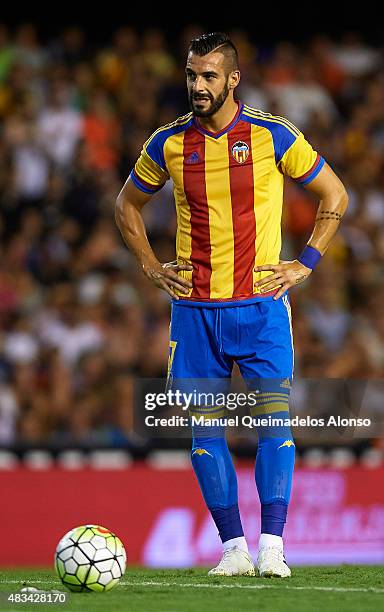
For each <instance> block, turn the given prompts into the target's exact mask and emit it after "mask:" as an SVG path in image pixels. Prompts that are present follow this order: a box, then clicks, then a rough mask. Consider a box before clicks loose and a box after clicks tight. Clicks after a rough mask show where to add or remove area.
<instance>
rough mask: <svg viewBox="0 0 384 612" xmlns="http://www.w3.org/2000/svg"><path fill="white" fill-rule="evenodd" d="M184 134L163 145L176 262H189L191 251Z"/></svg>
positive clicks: (183, 274)
mask: <svg viewBox="0 0 384 612" xmlns="http://www.w3.org/2000/svg"><path fill="white" fill-rule="evenodd" d="M184 134H185V132H180V133H179V134H175V135H173V136H171V137H170V138H168V140H167V141H166V143H165V146H164V159H165V163H166V165H167V168H168V167H172V178H173V184H174V190H173V193H174V197H175V206H176V217H177V230H176V254H177V262H178V263H191V253H192V232H191V210H190V207H189V203H188V200H187V198H186V197H185V193H184V178H183V168H184V158H183V148H184ZM178 274H179V275H180V276H181V277H182V278H186V279H188V280H191V279H192V272H189V271H188V270H180V272H178ZM191 292H192V289H190V291H189V293H183V294H182V293H181V292H179V291H177V290H176V293H177V294H178V295H183V297H189V296H190V294H191Z"/></svg>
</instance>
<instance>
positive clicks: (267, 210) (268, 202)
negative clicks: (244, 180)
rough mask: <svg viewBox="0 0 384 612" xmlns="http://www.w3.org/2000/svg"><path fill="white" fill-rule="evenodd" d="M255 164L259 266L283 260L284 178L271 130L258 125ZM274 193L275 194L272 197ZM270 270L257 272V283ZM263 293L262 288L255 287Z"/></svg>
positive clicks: (254, 140) (254, 131)
mask: <svg viewBox="0 0 384 612" xmlns="http://www.w3.org/2000/svg"><path fill="white" fill-rule="evenodd" d="M251 138H252V151H253V158H254V160H255V161H256V162H257V163H255V165H254V184H253V189H254V209H255V218H256V237H255V253H256V258H255V265H256V266H261V265H263V264H265V263H266V262H268V263H271V264H277V263H279V254H280V247H281V237H280V231H281V230H280V223H279V219H280V218H281V210H282V194H283V177H282V175H281V174H280V172H278V171H277V170H276V166H275V164H274V148H273V141H272V134H271V132H270V131H269V130H268V129H267V128H265V127H260V126H258V125H252V129H251ZM271 196H272V197H271ZM269 274H270V272H254V273H253V276H254V282H256V281H258V280H261V279H262V278H265V277H266V276H268V275H269ZM254 291H255V293H260V288H256V287H255V289H254Z"/></svg>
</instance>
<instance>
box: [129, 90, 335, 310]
mask: <svg viewBox="0 0 384 612" xmlns="http://www.w3.org/2000/svg"><path fill="white" fill-rule="evenodd" d="M238 105H239V108H238V111H237V113H236V116H235V117H234V118H233V120H232V121H231V123H230V124H229V125H228V126H227V127H226V128H225V129H223V130H221V131H220V132H217V133H211V132H209V131H207V130H206V129H204V128H203V127H202V126H201V124H200V123H199V121H198V119H197V118H196V117H194V116H193V115H192V113H190V114H188V115H185V116H184V117H180V118H179V119H177V120H176V121H174V122H173V123H170V124H168V125H166V126H164V127H161V128H159V129H158V130H157V131H156V132H155V133H154V134H153V135H152V136H151V137H150V138H149V139H148V140H147V142H146V143H145V145H144V147H143V150H142V152H141V155H140V157H139V159H138V161H137V163H136V165H135V168H134V170H133V171H132V172H131V174H130V178H131V180H132V181H133V182H134V184H135V185H136V187H138V188H139V189H141V190H142V191H144V192H146V193H154V192H155V191H157V190H158V189H160V188H161V187H162V186H163V185H164V183H165V182H166V181H167V180H168V179H169V178H171V179H172V180H173V184H174V195H175V202H176V212H177V236H176V253H177V260H178V262H180V263H181V262H184V263H185V262H187V263H191V264H192V266H193V272H181V273H180V274H181V275H182V276H184V277H185V278H188V279H190V278H192V284H193V288H192V289H191V290H190V293H189V295H187V296H184V295H183V296H182V297H183V299H186V300H188V301H190V302H193V303H200V302H201V303H204V304H205V305H207V303H209V302H213V303H215V302H220V303H221V302H228V303H231V302H234V303H236V302H238V301H239V300H249V299H252V300H259V299H264V297H267V296H268V293H266V294H260V293H259V292H258V289H256V288H255V287H254V282H255V281H256V280H259V279H260V278H262V277H263V276H266V275H267V274H268V272H263V273H255V272H254V271H253V268H254V266H255V265H256V266H257V265H262V264H267V263H268V264H276V263H278V262H279V255H280V250H281V214H282V205H283V183H284V175H288V176H290V177H292V178H294V179H296V180H298V181H300V182H301V183H303V184H306V183H309V182H310V181H311V180H312V179H314V178H315V176H317V174H318V173H319V171H320V169H321V168H322V166H323V164H324V160H323V158H322V157H320V156H319V155H318V154H317V153H316V152H315V151H314V150H313V149H312V147H311V145H310V144H309V143H308V142H307V141H306V140H305V138H304V136H303V134H302V133H301V132H299V130H298V129H297V128H296V127H295V126H294V125H292V124H291V123H290V122H289V121H288V120H287V119H284V118H282V117H275V116H273V115H270V114H268V113H264V112H261V111H259V110H256V109H253V108H251V107H249V106H246V105H243V104H241V103H240V102H239V103H238ZM274 293H276V290H275V291H274V292H273V294H274Z"/></svg>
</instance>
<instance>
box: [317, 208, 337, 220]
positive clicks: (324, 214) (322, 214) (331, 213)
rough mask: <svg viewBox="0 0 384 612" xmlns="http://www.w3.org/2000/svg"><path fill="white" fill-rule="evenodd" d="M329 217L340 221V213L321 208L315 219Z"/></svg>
mask: <svg viewBox="0 0 384 612" xmlns="http://www.w3.org/2000/svg"><path fill="white" fill-rule="evenodd" d="M330 219H332V220H333V221H341V214H340V213H338V212H336V211H334V210H321V211H320V212H319V213H318V215H317V217H316V221H329V220H330Z"/></svg>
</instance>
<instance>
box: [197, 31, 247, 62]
mask: <svg viewBox="0 0 384 612" xmlns="http://www.w3.org/2000/svg"><path fill="white" fill-rule="evenodd" d="M216 50H217V51H219V52H220V53H223V55H224V56H225V59H226V61H227V64H228V67H229V69H230V70H238V68H239V62H238V56H237V49H236V47H235V45H234V44H233V42H232V41H231V39H230V38H229V36H228V34H225V33H224V32H211V33H210V34H202V35H201V36H197V37H196V38H193V39H192V40H191V42H190V44H189V49H188V53H195V54H196V55H200V56H202V55H207V53H211V51H216Z"/></svg>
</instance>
